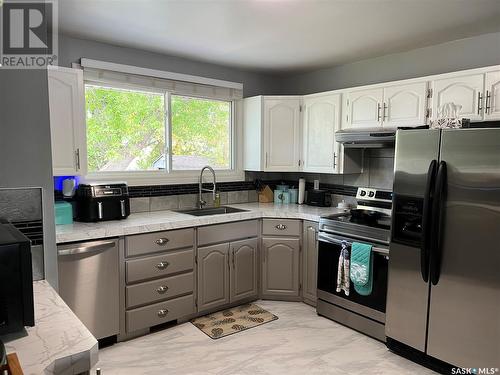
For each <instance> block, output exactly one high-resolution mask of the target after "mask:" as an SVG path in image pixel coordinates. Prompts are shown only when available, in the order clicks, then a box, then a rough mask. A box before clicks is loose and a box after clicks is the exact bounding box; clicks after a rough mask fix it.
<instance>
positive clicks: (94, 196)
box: [75, 182, 130, 222]
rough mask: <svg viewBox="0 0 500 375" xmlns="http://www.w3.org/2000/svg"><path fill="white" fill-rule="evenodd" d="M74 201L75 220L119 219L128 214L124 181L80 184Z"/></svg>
mask: <svg viewBox="0 0 500 375" xmlns="http://www.w3.org/2000/svg"><path fill="white" fill-rule="evenodd" d="M75 201H76V220H77V221H85V222H92V221H105V220H119V219H125V218H127V217H128V216H129V215H130V198H129V194H128V186H127V184H126V183H124V182H114V183H109V184H106V183H88V184H80V185H78V189H77V190H76V195H75Z"/></svg>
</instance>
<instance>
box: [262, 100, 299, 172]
mask: <svg viewBox="0 0 500 375" xmlns="http://www.w3.org/2000/svg"><path fill="white" fill-rule="evenodd" d="M299 137H300V99H267V98H265V99H264V152H265V170H267V171H279V172H287V171H290V172H294V171H298V170H299V169H300V139H299Z"/></svg>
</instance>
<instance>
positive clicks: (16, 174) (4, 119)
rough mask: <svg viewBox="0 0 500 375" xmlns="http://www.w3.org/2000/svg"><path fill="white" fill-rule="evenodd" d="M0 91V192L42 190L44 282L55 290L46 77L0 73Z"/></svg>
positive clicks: (36, 72) (22, 72) (41, 73)
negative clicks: (8, 190) (9, 189)
mask: <svg viewBox="0 0 500 375" xmlns="http://www.w3.org/2000/svg"><path fill="white" fill-rule="evenodd" d="M0 88H1V89H0V188H13V187H15V188H17V187H41V188H42V197H43V223H44V262H45V278H46V279H47V280H48V281H49V282H50V283H51V284H52V285H53V286H56V287H57V255H56V241H55V224H54V193H53V190H54V187H53V180H52V159H51V158H52V156H51V149H50V123H49V103H48V99H47V98H48V89H47V73H46V71H45V70H0Z"/></svg>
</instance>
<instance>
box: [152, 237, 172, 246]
mask: <svg viewBox="0 0 500 375" xmlns="http://www.w3.org/2000/svg"><path fill="white" fill-rule="evenodd" d="M168 241H169V240H168V238H164V237H163V238H158V239H157V240H156V241H155V242H156V244H157V245H160V246H163V245H166V244H167V242H168Z"/></svg>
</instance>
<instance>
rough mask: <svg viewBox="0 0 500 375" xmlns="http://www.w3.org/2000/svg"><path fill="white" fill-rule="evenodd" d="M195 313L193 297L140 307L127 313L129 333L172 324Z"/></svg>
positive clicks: (188, 296)
mask: <svg viewBox="0 0 500 375" xmlns="http://www.w3.org/2000/svg"><path fill="white" fill-rule="evenodd" d="M192 313H194V298H193V295H192V294H190V295H187V296H184V297H179V298H174V299H171V300H170V301H165V302H160V303H155V304H154V305H149V306H144V307H139V308H137V309H133V310H129V311H127V312H126V313H125V317H126V322H127V323H126V325H127V332H133V331H136V330H138V329H143V328H148V327H152V326H155V325H157V324H162V323H166V322H170V321H172V320H175V319H178V318H180V317H183V316H186V315H189V314H192Z"/></svg>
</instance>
